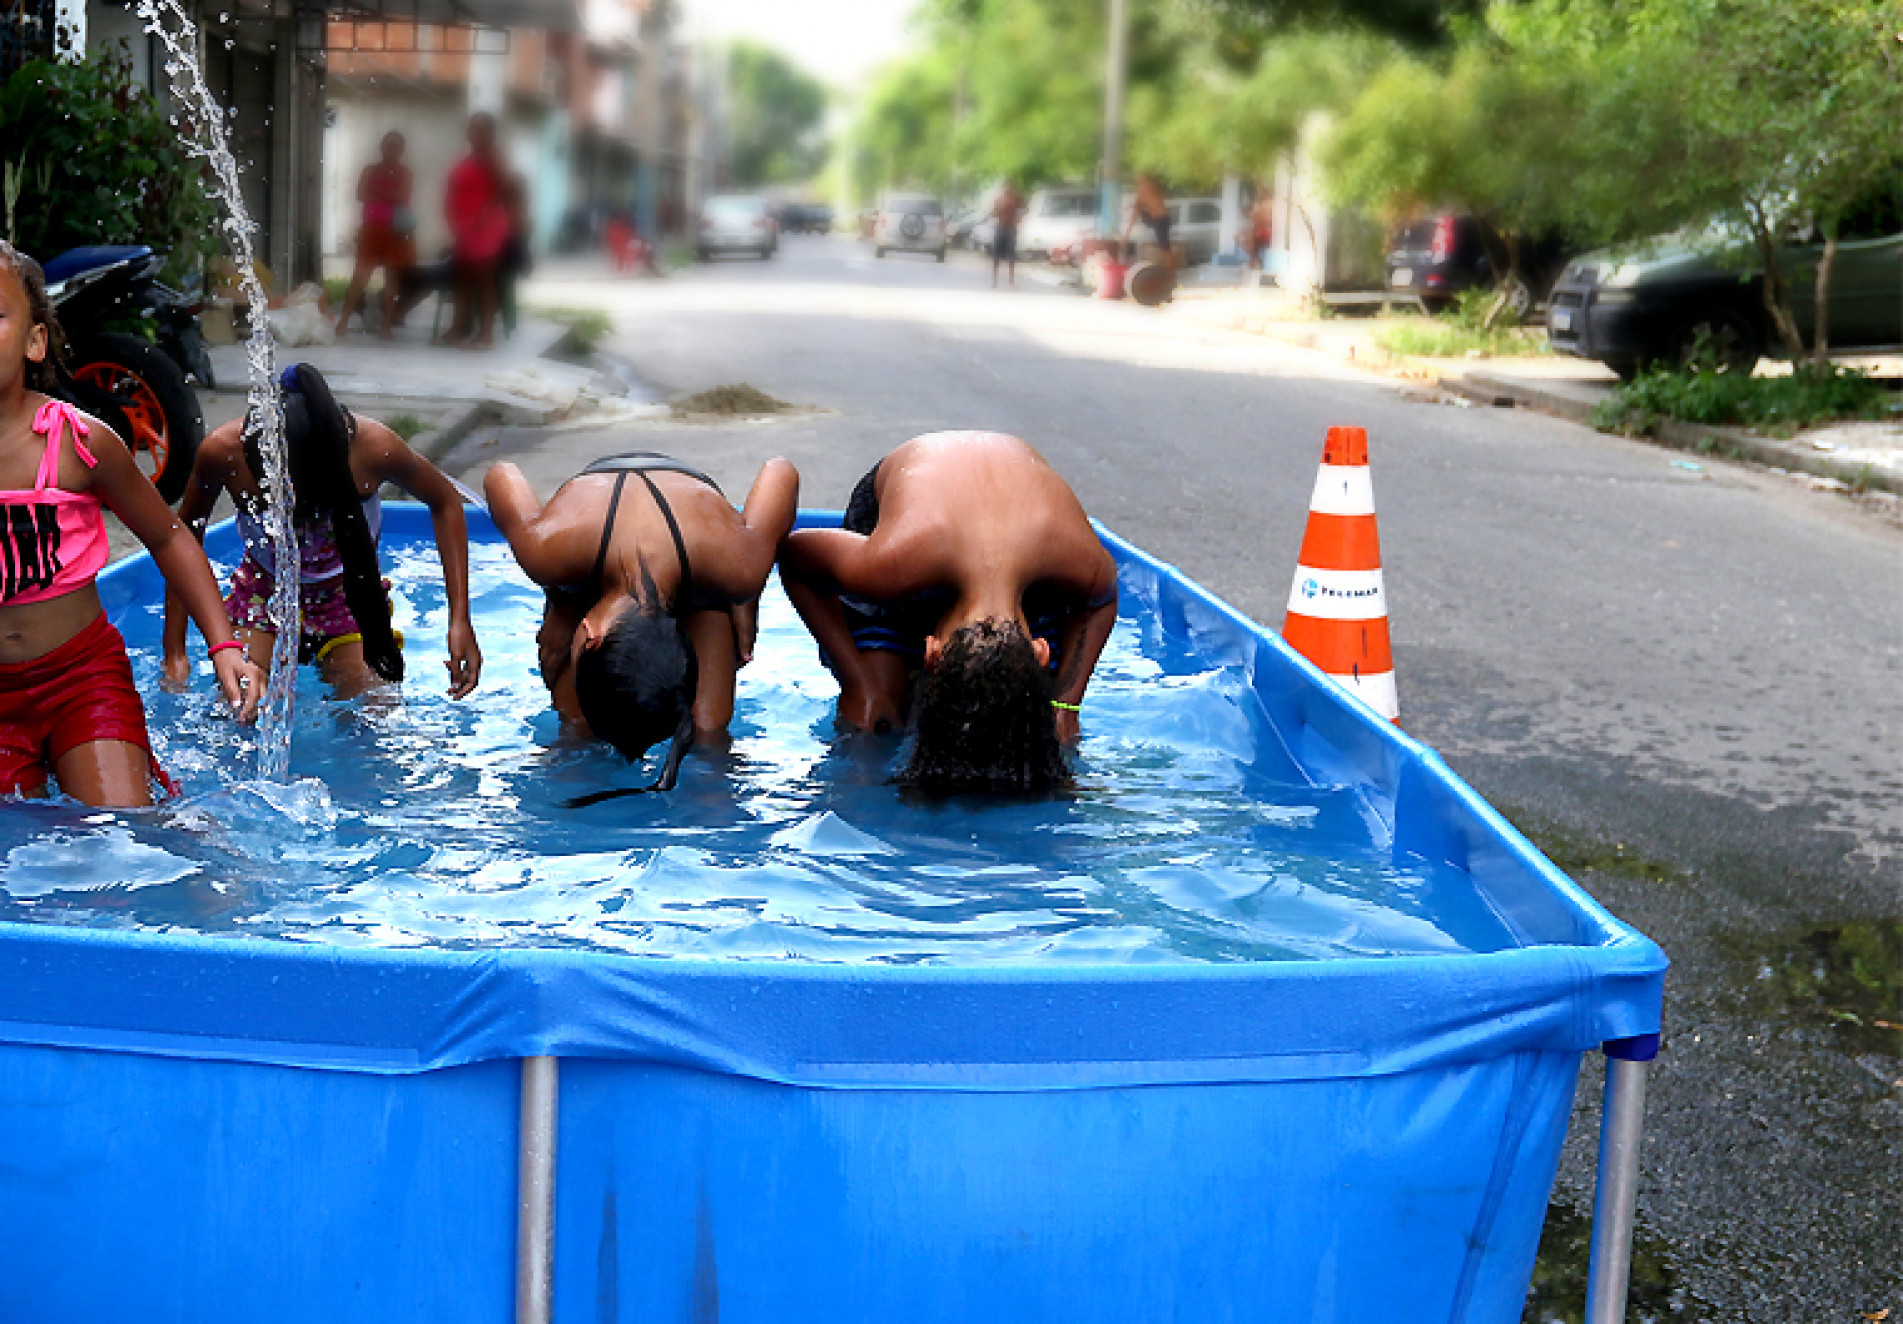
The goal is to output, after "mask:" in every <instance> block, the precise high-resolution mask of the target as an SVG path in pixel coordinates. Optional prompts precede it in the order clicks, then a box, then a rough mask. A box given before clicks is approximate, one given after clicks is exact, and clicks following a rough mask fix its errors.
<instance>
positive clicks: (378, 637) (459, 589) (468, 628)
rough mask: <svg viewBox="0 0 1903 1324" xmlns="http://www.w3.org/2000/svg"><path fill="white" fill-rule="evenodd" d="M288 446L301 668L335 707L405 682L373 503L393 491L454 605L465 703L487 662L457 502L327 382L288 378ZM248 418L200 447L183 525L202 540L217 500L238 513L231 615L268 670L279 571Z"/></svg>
mask: <svg viewBox="0 0 1903 1324" xmlns="http://www.w3.org/2000/svg"><path fill="white" fill-rule="evenodd" d="M283 385H284V435H285V440H286V443H287V446H286V450H287V452H288V455H289V458H290V467H291V492H292V494H293V496H294V497H295V499H296V502H297V507H296V510H295V512H294V513H293V516H292V521H293V526H294V529H295V531H296V534H297V542H298V560H299V562H300V564H299V567H298V574H299V581H300V586H301V587H300V593H301V597H300V599H299V601H300V605H301V615H302V618H303V628H302V636H301V638H300V639H299V641H298V660H299V661H300V662H306V663H310V662H314V663H316V664H317V669H318V673H319V674H320V675H321V676H323V678H324V679H325V681H327V682H328V683H329V684H330V685H331V686H332V687H333V688H334V689H335V691H336V692H337V694H338V695H339V696H341V697H346V698H347V697H350V696H352V695H356V694H361V693H362V692H363V691H365V690H367V689H370V688H371V687H373V686H375V685H377V684H379V683H381V682H383V681H389V682H396V681H400V680H402V679H403V653H402V651H401V648H400V641H399V640H398V639H397V637H396V634H395V632H394V631H393V630H392V629H391V628H390V596H389V589H388V586H387V585H386V584H385V583H384V582H383V574H382V570H381V568H380V567H379V565H378V563H377V534H378V531H379V529H380V527H381V525H382V521H383V502H382V500H381V498H379V497H378V495H377V490H378V489H379V488H380V487H382V486H383V484H384V483H386V482H389V483H395V484H396V485H397V486H398V487H400V488H402V489H403V490H404V491H406V492H408V493H409V494H410V495H411V496H413V497H415V498H416V499H417V500H419V501H421V502H423V503H424V504H426V505H427V506H428V507H429V510H430V523H431V524H432V525H433V526H434V529H435V532H436V550H437V553H438V555H440V556H441V558H442V562H443V585H444V587H445V589H446V590H447V592H448V597H449V660H448V661H447V662H446V663H445V664H444V665H445V666H447V667H448V668H449V696H450V698H452V699H460V698H462V697H463V696H464V695H466V694H468V693H469V692H470V691H471V690H473V689H475V688H476V682H477V681H478V680H479V679H480V678H481V676H482V652H481V650H480V649H478V648H477V646H476V632H475V628H474V626H472V625H471V624H470V620H469V530H468V527H467V526H466V525H465V524H464V522H463V503H462V497H461V496H460V495H459V494H458V493H457V491H456V489H455V487H454V486H453V485H452V484H451V483H450V481H449V479H447V478H445V477H444V476H443V474H442V472H441V471H440V470H438V469H437V468H436V466H435V465H433V464H431V463H430V462H429V461H428V460H425V459H424V458H423V457H422V456H420V455H418V454H417V453H416V452H415V451H413V450H411V449H410V448H409V446H408V445H407V444H405V442H404V440H403V438H401V437H399V436H397V434H396V433H394V432H392V431H391V430H390V429H389V428H387V427H385V426H383V424H381V423H379V422H377V421H376V420H375V419H370V418H365V419H359V418H357V417H356V416H355V415H354V414H352V413H350V411H349V410H347V409H345V408H343V406H341V405H339V404H338V403H337V401H336V399H335V398H334V397H333V396H332V395H331V393H330V386H329V384H328V383H326V382H325V381H324V378H323V375H322V374H321V373H319V372H318V371H317V369H315V368H313V367H312V366H311V365H310V364H308V363H297V364H293V365H291V367H289V368H287V369H285V371H284V378H283ZM251 424H252V420H251V419H250V418H249V417H246V418H245V419H242V420H233V421H232V422H230V423H227V424H225V425H224V426H223V427H221V428H219V429H217V430H216V431H214V432H213V433H212V434H211V435H210V436H208V437H206V438H205V441H204V444H203V445H201V446H200V447H199V448H198V457H197V460H196V461H195V462H194V464H193V465H192V476H191V481H190V482H189V483H187V484H186V487H185V495H184V496H183V497H182V498H181V499H180V500H179V503H178V513H179V517H180V518H181V519H183V520H184V521H185V522H186V524H187V526H188V527H190V528H191V530H192V531H193V532H194V533H195V534H196V535H197V536H198V537H199V538H200V539H202V538H203V537H204V536H205V521H206V520H207V519H208V518H209V517H210V515H211V511H212V507H213V506H214V505H215V504H216V503H217V501H218V496H219V494H220V493H223V492H228V493H230V494H231V499H232V501H233V502H234V503H235V504H236V505H237V507H238V529H239V532H240V533H241V534H242V535H243V538H244V548H245V550H244V558H243V559H242V560H241V561H239V562H238V568H237V570H236V571H234V572H233V574H232V576H231V592H230V594H229V595H228V596H227V597H226V599H225V606H226V608H227V609H228V610H229V611H230V613H231V619H232V622H233V623H234V624H235V625H236V626H237V628H238V631H239V634H240V636H241V638H242V639H243V640H244V642H245V646H246V648H247V649H248V650H249V652H250V655H251V658H252V660H253V661H255V662H257V663H258V664H259V665H260V666H268V665H269V664H270V658H271V649H272V647H273V645H274V644H276V642H277V627H276V625H275V624H274V623H273V622H272V619H271V613H270V605H271V590H272V588H273V586H274V585H275V584H276V582H277V564H276V557H275V555H274V553H273V550H272V547H271V542H270V538H269V536H268V535H267V533H266V529H265V524H264V518H263V516H264V489H263V487H262V486H261V485H260V483H259V481H258V474H259V473H260V472H261V471H262V470H263V467H264V465H263V459H262V457H261V456H260V455H259V453H258V444H259V438H258V433H257V430H256V429H255V428H254V427H253V426H252V425H251ZM178 605H179V604H178V602H177V600H176V599H175V598H174V597H173V596H172V595H171V594H169V593H168V594H167V595H166V603H165V672H164V674H165V679H166V683H167V684H168V685H174V686H177V685H183V684H184V683H185V682H186V680H187V679H188V678H189V676H190V674H191V668H190V665H189V663H188V662H187V661H186V657H185V618H184V616H183V614H182V613H180V612H179V610H178Z"/></svg>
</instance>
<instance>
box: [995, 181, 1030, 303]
mask: <svg viewBox="0 0 1903 1324" xmlns="http://www.w3.org/2000/svg"><path fill="white" fill-rule="evenodd" d="M1023 216H1024V199H1023V198H1022V197H1021V196H1019V194H1018V187H1017V185H1016V184H1013V183H1012V182H1011V181H1010V180H1008V179H1007V180H1005V181H1004V188H1003V189H1002V190H1001V191H1000V192H999V193H998V196H997V199H996V200H995V201H994V202H993V203H992V204H991V217H992V219H993V220H994V221H996V222H997V225H996V229H995V231H994V233H993V234H992V236H991V288H992V289H994V290H995V289H997V288H998V264H999V263H1003V264H1004V266H1005V269H1006V271H1007V272H1008V273H1009V276H1010V280H1011V288H1012V289H1016V288H1017V285H1018V221H1019V220H1021V219H1022V218H1023Z"/></svg>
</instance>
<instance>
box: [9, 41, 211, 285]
mask: <svg viewBox="0 0 1903 1324" xmlns="http://www.w3.org/2000/svg"><path fill="white" fill-rule="evenodd" d="M188 137H189V126H176V127H175V126H174V125H172V124H171V123H169V122H167V120H166V118H165V116H164V115H163V114H162V113H160V111H159V109H158V107H157V106H155V105H154V104H153V102H152V98H151V97H149V96H147V95H146V94H145V91H144V89H142V88H141V87H139V86H138V84H136V83H134V82H133V81H132V67H131V63H130V61H129V60H128V59H127V57H126V56H125V55H124V54H123V53H122V52H110V51H108V52H101V53H98V54H95V55H90V56H88V57H86V58H85V59H83V60H77V61H61V62H59V63H52V62H49V61H46V60H32V61H29V62H28V63H26V64H24V65H21V66H20V68H19V69H18V70H17V71H16V72H15V73H14V74H13V76H12V77H10V78H8V79H7V80H6V82H5V83H4V84H0V172H3V174H0V179H4V186H5V192H4V203H5V214H4V219H5V222H6V234H7V238H8V239H9V240H10V241H12V242H13V243H14V244H15V245H16V246H17V247H19V248H21V249H23V250H25V251H26V252H28V253H31V254H33V256H35V257H37V258H39V259H40V260H41V261H45V260H46V259H48V258H51V257H55V256H57V255H59V254H60V253H63V252H65V251H66V250H67V249H69V248H78V247H80V246H82V245H85V244H150V245H151V246H152V247H153V248H156V249H159V250H160V251H162V252H169V253H170V254H171V261H170V263H169V264H168V266H167V272H168V274H169V275H170V276H172V277H173V278H174V279H176V278H178V277H180V276H182V275H184V273H186V272H188V271H191V270H193V269H195V268H196V267H197V265H198V262H199V259H200V257H201V256H203V255H204V254H205V252H206V251H207V246H208V243H209V237H210V236H211V235H213V234H215V233H216V229H215V226H216V222H217V207H216V204H215V203H214V202H213V201H212V196H211V191H210V189H209V188H208V187H207V184H206V179H205V170H204V167H203V165H202V164H201V163H200V162H199V161H198V160H197V159H196V158H194V157H193V156H192V154H191V152H190V151H189V150H188V149H187V147H186V141H187V139H188Z"/></svg>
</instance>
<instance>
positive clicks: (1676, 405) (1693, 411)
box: [1592, 364, 1890, 437]
mask: <svg viewBox="0 0 1903 1324" xmlns="http://www.w3.org/2000/svg"><path fill="white" fill-rule="evenodd" d="M1889 402H1890V396H1889V392H1888V391H1886V390H1885V389H1884V387H1883V384H1882V383H1881V382H1879V381H1876V380H1875V379H1873V378H1871V377H1868V376H1865V375H1864V374H1863V373H1861V372H1858V371H1857V370H1856V369H1854V368H1844V367H1840V366H1838V365H1836V364H1831V365H1829V366H1828V367H1826V368H1825V369H1823V370H1822V371H1817V370H1814V369H1809V368H1806V369H1801V370H1799V371H1797V372H1793V373H1791V374H1790V375H1788V376H1783V377H1746V376H1743V375H1741V374H1738V373H1731V372H1714V371H1712V370H1710V369H1706V368H1699V369H1694V370H1692V371H1690V372H1686V371H1673V370H1670V369H1665V368H1655V369H1654V370H1652V371H1651V372H1648V373H1646V374H1644V375H1643V376H1640V377H1637V378H1635V379H1633V380H1632V381H1630V382H1628V383H1626V384H1625V385H1624V386H1621V387H1619V388H1618V389H1617V390H1615V391H1614V392H1613V393H1612V394H1611V395H1609V396H1607V397H1606V399H1604V400H1603V401H1601V402H1600V404H1599V406H1598V407H1597V408H1596V409H1594V410H1593V412H1592V425H1593V426H1594V427H1596V428H1598V429H1599V430H1600V431H1602V432H1620V433H1624V434H1625V435H1627V436H1636V437H1642V436H1649V435H1650V434H1651V433H1653V432H1655V431H1656V430H1657V428H1658V425H1659V423H1660V422H1661V421H1662V420H1664V419H1668V418H1669V419H1678V420H1679V421H1681V422H1685V423H1703V424H1706V425H1708V426H1712V427H1746V428H1750V429H1751V430H1752V431H1753V432H1762V433H1764V434H1765V435H1767V436H1773V437H1788V436H1790V435H1791V434H1792V433H1794V432H1796V431H1798V430H1799V429H1800V428H1807V427H1815V426H1816V425H1817V424H1819V423H1832V422H1838V421H1841V420H1848V419H1865V418H1882V417H1884V416H1885V415H1886V414H1887V413H1888V412H1889Z"/></svg>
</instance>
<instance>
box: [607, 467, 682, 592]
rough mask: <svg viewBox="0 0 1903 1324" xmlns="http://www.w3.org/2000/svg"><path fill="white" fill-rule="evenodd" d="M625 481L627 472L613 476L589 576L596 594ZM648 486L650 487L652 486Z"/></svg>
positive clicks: (612, 535) (624, 470) (623, 471)
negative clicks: (606, 516)
mask: <svg viewBox="0 0 1903 1324" xmlns="http://www.w3.org/2000/svg"><path fill="white" fill-rule="evenodd" d="M627 481H628V471H627V470H626V469H623V470H622V471H621V472H620V473H618V474H616V475H615V490H614V495H613V496H611V497H609V498H608V518H607V519H605V520H603V521H602V525H601V550H600V551H598V552H596V553H595V569H594V573H593V574H591V575H590V576H589V582H590V583H591V584H593V585H594V586H595V591H596V592H597V593H599V592H600V591H601V572H602V571H603V570H606V569H607V568H608V543H609V542H610V540H612V539H613V537H614V532H615V512H616V511H617V510H619V509H620V508H621V485H622V484H623V483H625V482H627ZM648 486H650V487H652V486H653V484H652V483H650V484H648ZM670 522H671V521H670Z"/></svg>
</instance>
